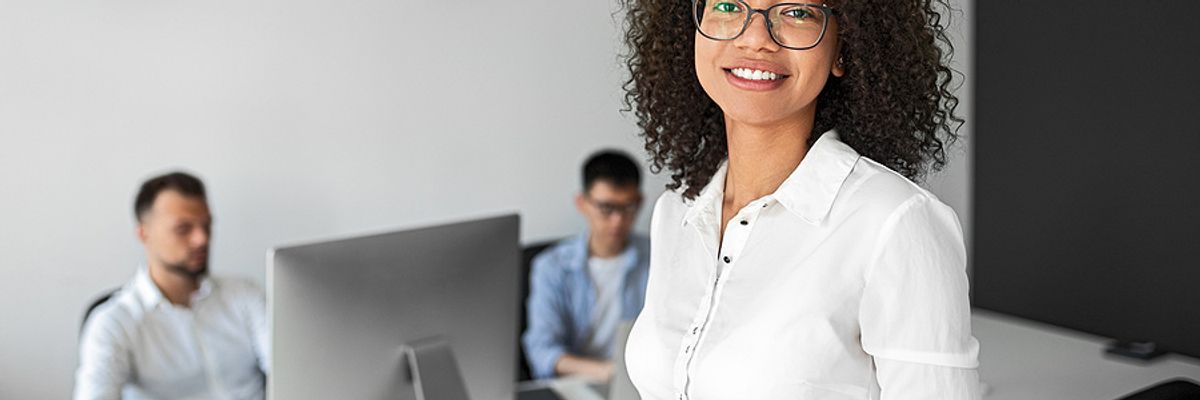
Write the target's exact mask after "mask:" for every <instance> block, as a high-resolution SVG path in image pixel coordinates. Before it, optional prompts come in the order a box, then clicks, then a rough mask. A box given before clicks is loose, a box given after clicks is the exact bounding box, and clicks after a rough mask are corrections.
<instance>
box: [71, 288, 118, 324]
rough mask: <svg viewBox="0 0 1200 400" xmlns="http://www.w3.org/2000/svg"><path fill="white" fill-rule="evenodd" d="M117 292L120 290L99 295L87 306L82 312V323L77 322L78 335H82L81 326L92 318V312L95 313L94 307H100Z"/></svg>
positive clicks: (116, 289)
mask: <svg viewBox="0 0 1200 400" xmlns="http://www.w3.org/2000/svg"><path fill="white" fill-rule="evenodd" d="M119 290H121V288H114V289H109V290H108V291H106V292H104V293H103V294H101V295H100V296H99V297H96V299H95V300H92V304H91V305H89V306H88V308H87V310H86V311H84V312H83V321H80V322H79V333H80V334H82V333H83V326H84V325H86V324H87V320H88V317H91V316H92V311H95V310H96V307H100V305H101V304H104V302H106V301H108V299H111V298H112V297H113V295H114V294H117V291H119Z"/></svg>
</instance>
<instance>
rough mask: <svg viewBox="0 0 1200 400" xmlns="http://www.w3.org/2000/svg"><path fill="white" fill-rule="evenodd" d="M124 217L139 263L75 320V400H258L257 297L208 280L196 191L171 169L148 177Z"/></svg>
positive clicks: (261, 360)
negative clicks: (132, 225) (79, 328)
mask: <svg viewBox="0 0 1200 400" xmlns="http://www.w3.org/2000/svg"><path fill="white" fill-rule="evenodd" d="M134 215H135V216H136V218H137V229H136V233H137V237H138V240H139V241H141V242H142V244H143V245H144V247H145V249H146V259H145V261H144V264H143V265H142V266H140V267H139V268H138V271H137V273H136V274H135V275H134V277H133V280H131V281H130V282H129V283H128V284H126V285H125V286H124V287H122V288H121V289H120V290H119V291H117V292H116V293H114V294H113V296H112V297H111V298H110V299H109V300H108V301H106V302H105V303H104V304H102V305H100V306H99V307H97V308H96V309H95V311H93V312H92V314H91V315H90V316H89V317H88V319H87V321H86V322H85V323H84V327H83V333H82V335H81V338H80V344H79V369H78V371H77V372H76V376H75V396H74V397H75V399H77V400H79V399H120V398H124V399H262V398H263V397H264V382H265V375H266V373H267V372H268V371H269V367H268V357H267V354H268V353H267V352H268V342H267V340H268V337H267V335H268V332H267V325H266V310H265V302H264V297H263V292H262V291H261V290H260V289H258V288H257V287H256V286H254V285H253V284H250V283H248V282H245V281H241V280H233V279H224V278H214V277H210V276H208V246H209V239H210V237H211V227H212V216H211V215H210V214H209V210H208V203H207V200H206V198H205V192H204V184H203V183H202V182H200V180H199V179H197V178H195V177H193V176H191V175H188V174H185V173H180V172H175V173H170V174H166V175H162V176H159V177H155V178H153V179H150V180H149V181H146V182H145V183H144V184H143V185H142V187H141V190H140V191H139V192H138V194H137V198H136V200H135V202H134Z"/></svg>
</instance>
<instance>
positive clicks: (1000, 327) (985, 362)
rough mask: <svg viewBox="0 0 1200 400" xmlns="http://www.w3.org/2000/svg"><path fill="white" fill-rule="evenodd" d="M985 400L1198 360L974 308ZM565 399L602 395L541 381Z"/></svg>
mask: <svg viewBox="0 0 1200 400" xmlns="http://www.w3.org/2000/svg"><path fill="white" fill-rule="evenodd" d="M973 314H974V315H973V316H972V317H971V322H972V329H973V331H974V333H975V337H976V338H978V339H979V343H980V351H979V364H980V367H979V375H980V379H982V380H983V383H984V384H985V385H986V392H985V394H984V396H983V398H984V399H985V400H1113V399H1116V398H1119V397H1121V396H1123V395H1126V394H1129V393H1132V392H1135V391H1137V390H1139V389H1141V388H1143V387H1147V386H1150V385H1153V384H1155V383H1158V382H1161V381H1165V380H1168V379H1172V378H1177V377H1187V378H1191V379H1194V380H1200V360H1197V359H1195V358H1190V357H1185V356H1180V355H1174V354H1171V355H1166V356H1163V357H1160V358H1158V359H1156V360H1154V361H1152V362H1149V363H1139V362H1134V361H1127V360H1124V359H1116V358H1112V357H1109V356H1106V355H1104V347H1105V345H1106V344H1107V343H1108V339H1105V338H1102V337H1099V336H1092V335H1088V334H1084V333H1080V332H1076V331H1072V330H1068V329H1063V328H1058V327H1054V326H1051V325H1045V324H1040V323H1036V322H1032V321H1028V320H1024V319H1020V318H1015V317H1010V316H1006V315H1003V314H998V313H994V312H990V311H986V310H980V309H975V310H974V311H973ZM541 384H542V385H546V386H549V387H552V388H553V389H554V390H555V391H556V392H558V393H559V395H560V396H562V398H563V399H564V400H601V399H603V398H602V397H600V395H599V394H597V393H596V392H595V391H593V390H591V389H590V388H589V387H588V386H587V384H586V383H584V382H582V381H580V380H578V379H571V378H565V379H558V380H555V381H549V382H543V383H541Z"/></svg>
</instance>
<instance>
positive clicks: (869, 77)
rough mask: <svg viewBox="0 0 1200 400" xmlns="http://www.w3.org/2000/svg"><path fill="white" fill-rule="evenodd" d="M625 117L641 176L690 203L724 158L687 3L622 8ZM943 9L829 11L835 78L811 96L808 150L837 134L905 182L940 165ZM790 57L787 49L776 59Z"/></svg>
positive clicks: (868, 3) (944, 91)
mask: <svg viewBox="0 0 1200 400" xmlns="http://www.w3.org/2000/svg"><path fill="white" fill-rule="evenodd" d="M622 3H623V4H622V5H623V7H624V8H625V10H626V16H625V18H626V28H625V44H626V45H627V46H628V53H627V54H625V55H624V60H625V64H626V66H627V67H628V68H629V73H630V78H629V80H627V81H626V82H625V84H624V89H625V90H626V94H625V104H626V107H627V109H626V111H630V110H633V111H634V114H635V115H636V116H637V119H638V127H639V128H641V133H640V134H641V136H643V137H644V138H645V140H646V151H647V152H649V153H650V170H651V171H652V172H654V173H659V172H661V171H662V170H663V169H664V168H666V169H668V170H669V171H670V173H671V179H672V181H673V182H672V183H670V184H668V185H667V188H668V189H671V190H675V189H679V188H680V187H683V188H684V192H683V195H684V197H686V198H689V199H690V198H694V197H695V196H696V195H697V194H699V192H700V190H701V189H702V188H703V187H704V186H705V185H706V184H708V181H709V180H710V179H712V175H713V174H714V173H715V172H716V170H717V168H718V167H719V165H720V163H721V161H723V160H724V159H725V158H726V157H727V156H728V154H727V152H728V149H727V148H726V140H725V121H724V114H723V113H722V111H721V109H720V108H719V107H718V106H717V104H716V103H714V102H713V100H712V99H711V98H709V97H708V94H706V93H705V92H704V89H703V88H702V87H701V86H700V81H699V80H698V79H697V77H696V69H695V64H694V63H695V59H694V57H695V56H694V51H695V48H694V44H695V38H696V34H695V32H696V31H695V25H694V24H693V22H692V16H691V13H692V8H691V7H692V2H691V0H623V1H622ZM937 5H940V6H943V7H945V9H946V10H950V9H951V8H950V6H949V4H947V3H946V1H945V0H863V1H853V0H844V1H837V4H833V6H834V7H835V10H836V14H835V15H836V18H837V20H838V32H837V33H838V36H839V37H840V38H841V39H840V40H841V42H842V46H841V53H840V56H841V57H842V59H843V64H842V66H843V68H844V70H845V74H844V76H842V77H841V78H833V77H831V78H830V79H829V80H828V81H827V82H826V84H825V87H824V88H823V89H822V90H821V93H820V94H819V95H818V97H817V111H816V121H815V123H814V124H813V132H812V135H811V136H810V142H809V144H810V145H811V144H812V142H815V141H816V139H817V138H818V137H819V136H820V134H821V133H823V132H826V131H828V130H830V129H834V128H836V129H837V131H838V134H839V136H840V137H841V139H842V141H844V142H845V143H846V144H847V145H849V146H850V147H852V148H854V150H855V151H857V152H858V153H859V154H862V155H864V156H866V157H869V158H871V159H873V160H875V161H877V162H879V163H881V164H883V165H885V166H887V167H889V168H891V169H893V170H895V171H897V172H899V173H901V174H903V175H904V176H906V177H908V178H909V179H913V180H920V179H921V178H922V177H924V175H925V174H926V173H928V172H930V171H936V170H939V169H941V168H942V167H943V166H945V164H946V151H945V148H946V147H948V146H949V145H950V144H952V143H953V142H954V141H955V140H957V139H958V133H957V131H958V129H959V128H960V127H961V126H962V124H963V119H962V118H960V117H958V116H956V115H955V113H954V111H955V108H957V107H958V98H957V97H955V96H954V95H953V94H952V93H951V89H952V88H951V87H950V85H951V80H952V79H953V74H954V71H952V70H951V69H950V67H949V66H948V65H947V64H948V62H949V58H950V55H951V53H952V52H953V46H952V45H951V44H950V40H949V39H948V38H947V36H946V33H945V30H946V26H945V25H944V24H943V21H942V14H941V13H939V12H938V11H937V10H935V6H937ZM785 51H790V50H785Z"/></svg>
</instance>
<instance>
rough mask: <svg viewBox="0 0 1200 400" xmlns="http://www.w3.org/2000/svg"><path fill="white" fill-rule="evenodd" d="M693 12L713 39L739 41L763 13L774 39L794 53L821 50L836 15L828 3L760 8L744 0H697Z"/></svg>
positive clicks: (701, 29) (700, 29)
mask: <svg viewBox="0 0 1200 400" xmlns="http://www.w3.org/2000/svg"><path fill="white" fill-rule="evenodd" d="M692 9H693V10H694V11H693V13H692V21H693V22H695V23H696V30H697V31H698V32H700V34H701V35H704V37H706V38H709V39H712V40H733V39H737V38H738V36H742V33H745V32H746V27H747V26H750V19H751V18H753V17H754V14H762V16H763V19H764V21H765V22H766V24H767V31H768V32H770V33H771V39H772V40H774V41H775V43H777V44H779V45H780V46H782V47H784V48H787V49H792V50H808V49H811V48H813V47H817V45H818V44H820V43H821V39H823V38H825V30H826V28H828V27H829V18H831V17H832V16H833V15H834V9H833V7H830V6H827V5H824V4H805V3H779V4H776V5H773V6H770V7H767V8H766V9H758V8H753V7H750V5H749V4H746V2H745V1H744V0H693V2H692Z"/></svg>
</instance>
